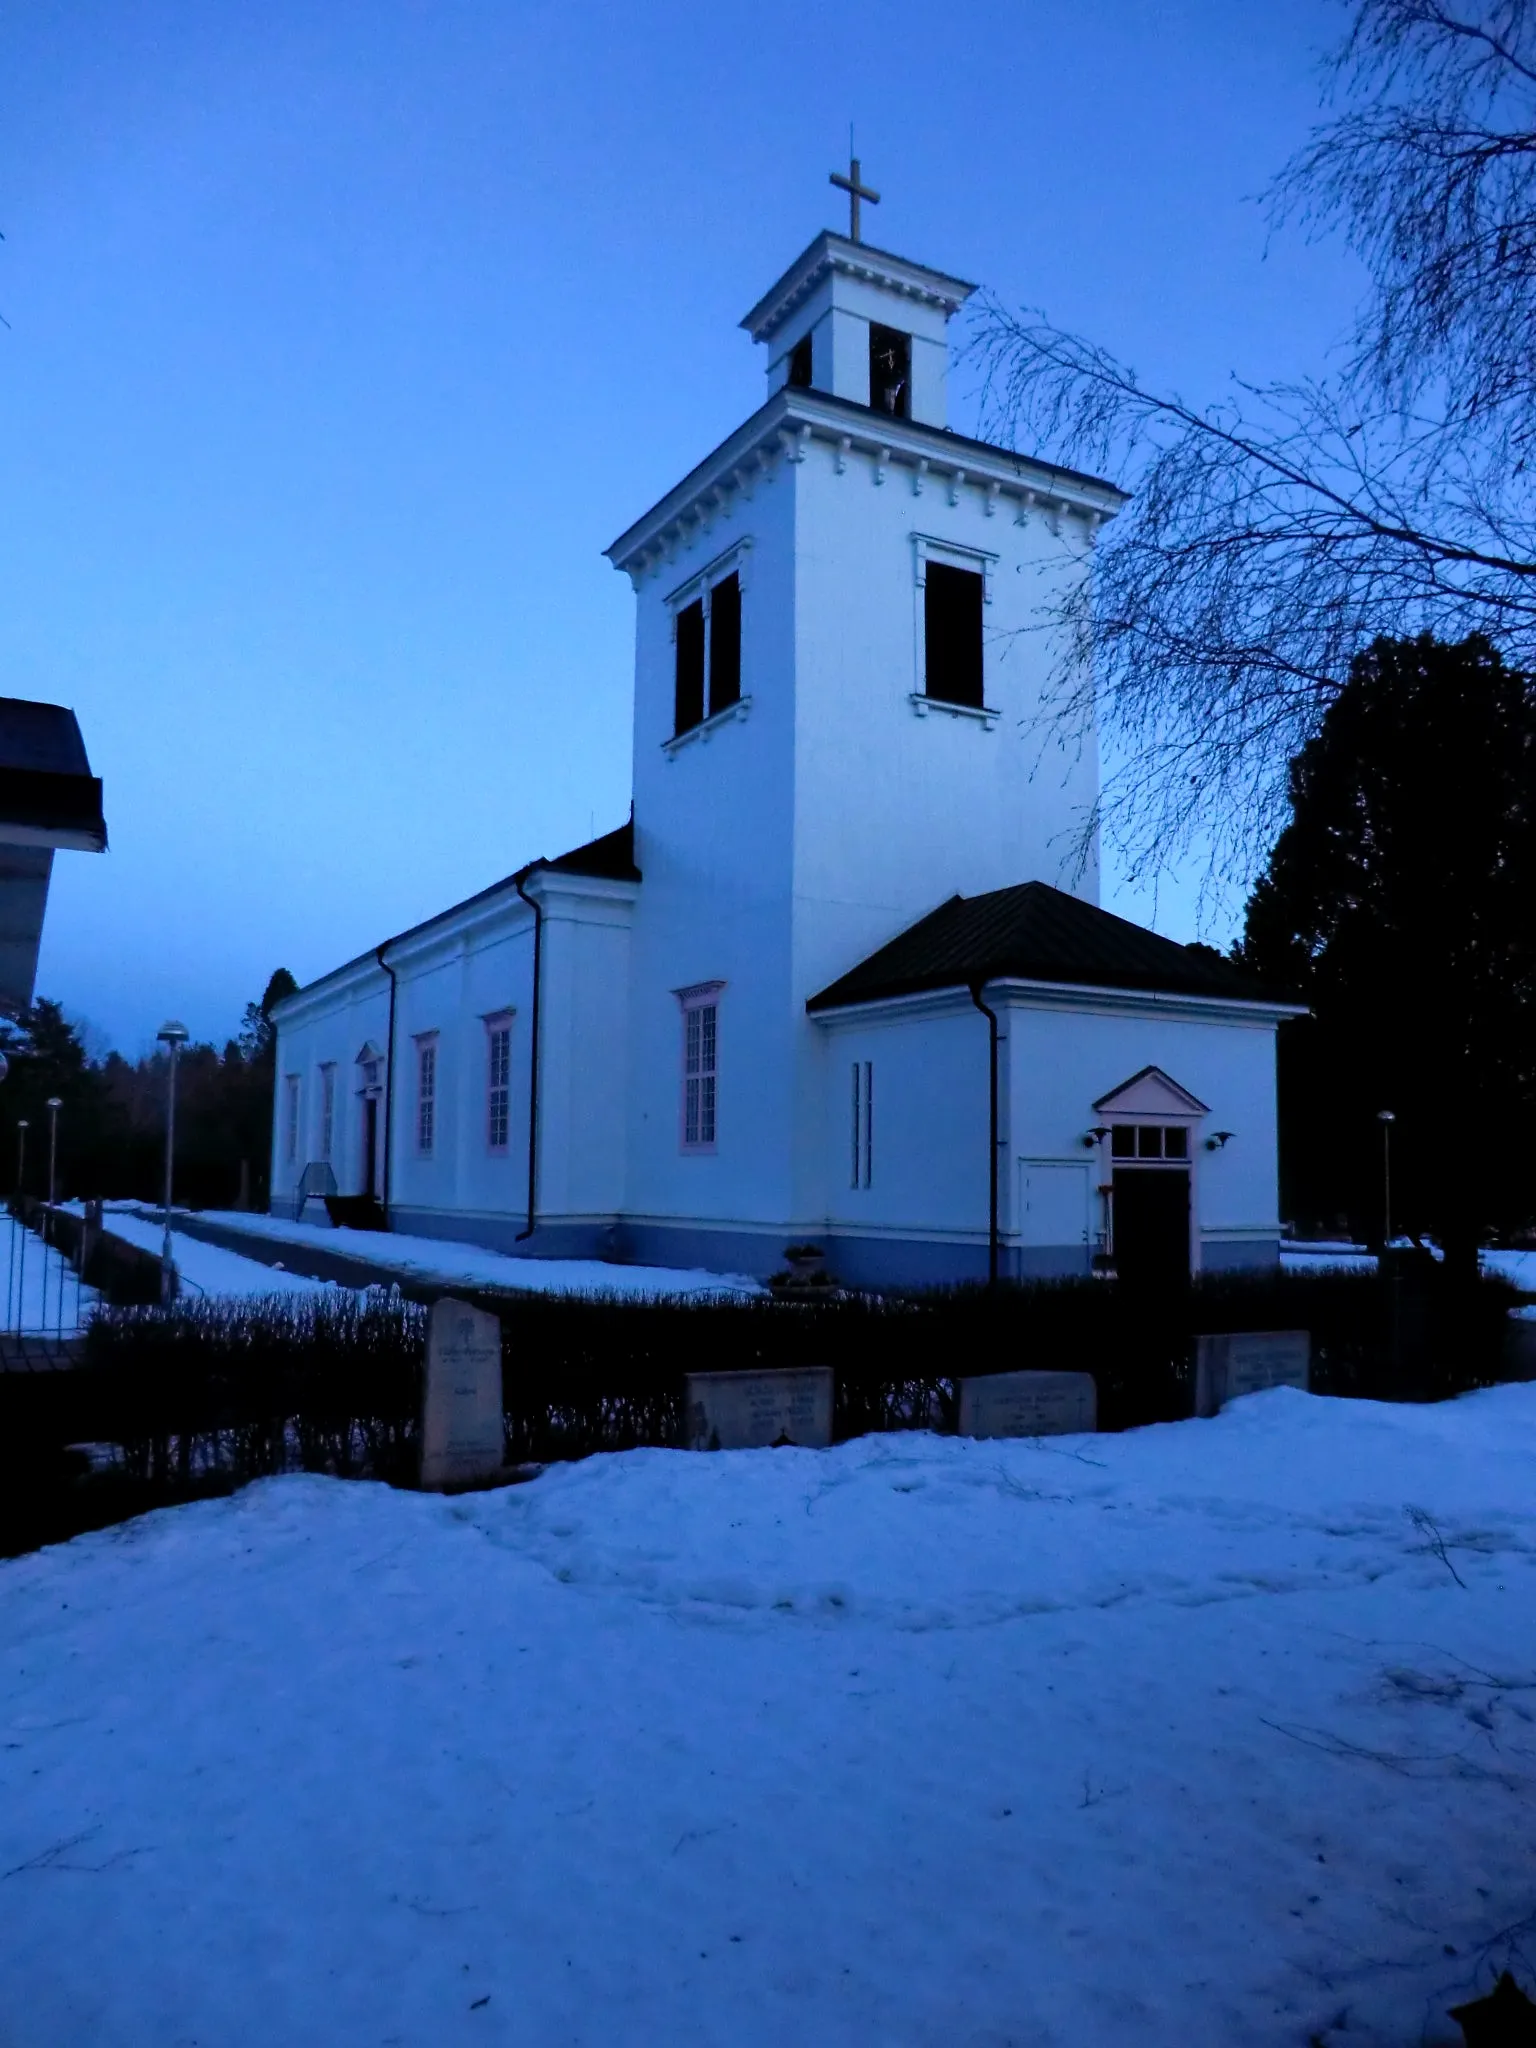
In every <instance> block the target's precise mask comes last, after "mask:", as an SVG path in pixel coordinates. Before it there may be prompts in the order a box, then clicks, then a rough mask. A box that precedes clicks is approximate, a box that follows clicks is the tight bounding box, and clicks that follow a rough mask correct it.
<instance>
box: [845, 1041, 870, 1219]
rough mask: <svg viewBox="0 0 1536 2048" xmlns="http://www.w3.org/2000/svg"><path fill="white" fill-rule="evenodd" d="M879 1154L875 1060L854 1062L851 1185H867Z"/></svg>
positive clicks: (863, 1186) (864, 1186)
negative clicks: (876, 1133)
mask: <svg viewBox="0 0 1536 2048" xmlns="http://www.w3.org/2000/svg"><path fill="white" fill-rule="evenodd" d="M874 1153H875V1068H874V1063H873V1061H871V1060H855V1061H854V1063H853V1159H852V1168H853V1171H852V1175H851V1178H850V1180H849V1183H848V1184H849V1186H850V1187H855V1188H867V1187H868V1186H869V1184H870V1177H871V1172H872V1169H873V1165H874Z"/></svg>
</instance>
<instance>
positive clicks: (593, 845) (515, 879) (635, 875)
mask: <svg viewBox="0 0 1536 2048" xmlns="http://www.w3.org/2000/svg"><path fill="white" fill-rule="evenodd" d="M544 869H547V870H549V871H551V872H553V873H555V874H559V875H595V876H597V877H598V878H599V879H601V880H602V881H605V882H638V881H639V880H640V879H641V876H640V870H639V869H638V868H637V867H636V866H635V820H634V813H633V812H631V813H630V816H629V817H628V819H627V820H626V821H625V822H624V824H622V825H620V826H619V827H618V828H617V829H616V830H615V831H612V832H604V833H602V834H600V836H599V837H598V838H596V839H589V840H588V841H587V843H586V844H585V845H584V846H573V847H572V848H571V850H570V852H569V853H561V854H557V855H556V856H555V858H554V859H553V860H546V859H544V858H543V857H542V856H541V857H540V858H539V859H538V860H531V861H529V862H527V864H526V865H525V866H523V867H520V868H519V869H518V870H517V872H516V873H515V874H511V875H503V876H502V878H501V880H500V881H499V882H492V883H491V885H490V887H489V888H487V889H477V890H476V891H475V893H474V895H473V896H466V897H464V898H463V899H462V900H461V901H460V902H458V903H450V904H449V906H448V908H447V909H446V910H439V911H438V912H436V914H435V915H434V916H432V917H424V918H423V919H422V921H421V923H420V924H413V925H410V926H408V927H407V928H406V930H405V931H403V932H395V933H394V934H393V935H392V936H391V937H390V938H387V939H385V940H384V941H383V942H382V944H380V945H378V946H375V947H371V948H370V949H369V951H368V952H366V953H359V954H358V955H357V957H356V958H355V959H353V960H346V961H343V963H342V964H341V966H340V967H333V968H331V969H330V970H329V972H327V973H325V974H317V975H316V976H315V978H314V980H313V981H307V982H305V984H304V986H303V987H302V988H299V989H295V990H294V992H293V994H292V995H291V996H284V998H283V1001H282V1002H281V1003H274V1004H273V1006H272V1014H273V1015H274V1016H276V1015H277V1014H278V1012H279V1011H281V1009H282V1008H283V1004H284V1003H291V1002H294V1001H295V1000H296V999H297V998H298V997H299V996H303V995H308V994H309V992H310V990H311V989H315V988H319V987H320V986H321V985H322V983H324V982H327V981H331V980H333V979H334V978H335V976H336V975H338V974H347V973H350V971H351V970H352V969H353V968H354V967H361V966H362V965H363V964H364V963H365V962H367V961H369V960H374V961H377V959H378V956H379V954H380V953H382V952H385V951H387V949H388V948H389V947H390V946H396V945H398V944H399V943H400V941H401V940H402V939H414V938H416V937H417V936H418V934H420V933H421V932H428V931H430V930H431V929H432V927H433V925H435V924H444V923H446V922H447V920H448V919H449V918H450V917H457V916H458V914H459V912H460V911H461V910H471V909H473V907H474V906H475V904H477V903H488V902H489V901H490V899H491V898H492V897H493V896H499V895H500V894H501V893H502V892H503V891H504V890H506V889H515V888H516V887H517V885H518V883H519V882H525V881H527V879H528V877H529V876H530V875H535V874H538V873H539V872H540V871H541V870H544Z"/></svg>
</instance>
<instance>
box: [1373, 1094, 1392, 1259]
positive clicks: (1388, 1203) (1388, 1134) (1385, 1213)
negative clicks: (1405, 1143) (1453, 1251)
mask: <svg viewBox="0 0 1536 2048" xmlns="http://www.w3.org/2000/svg"><path fill="white" fill-rule="evenodd" d="M1376 1121H1377V1123H1379V1124H1380V1125H1381V1215H1382V1224H1381V1248H1382V1251H1383V1252H1390V1251H1391V1249H1392V1126H1393V1125H1394V1124H1395V1123H1396V1122H1397V1118H1396V1117H1395V1116H1394V1115H1393V1113H1392V1111H1391V1110H1390V1109H1378V1110H1377V1112H1376Z"/></svg>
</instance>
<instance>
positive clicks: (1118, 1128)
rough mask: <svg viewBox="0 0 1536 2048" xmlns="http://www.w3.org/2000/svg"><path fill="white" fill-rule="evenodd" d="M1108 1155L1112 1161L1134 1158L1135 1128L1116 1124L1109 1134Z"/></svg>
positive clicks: (1130, 1125) (1132, 1125)
mask: <svg viewBox="0 0 1536 2048" xmlns="http://www.w3.org/2000/svg"><path fill="white" fill-rule="evenodd" d="M1109 1154H1110V1157H1111V1158H1112V1159H1134V1158H1135V1157H1136V1126H1135V1125H1134V1124H1116V1125H1115V1127H1114V1129H1113V1130H1112V1131H1111V1132H1110V1134H1109Z"/></svg>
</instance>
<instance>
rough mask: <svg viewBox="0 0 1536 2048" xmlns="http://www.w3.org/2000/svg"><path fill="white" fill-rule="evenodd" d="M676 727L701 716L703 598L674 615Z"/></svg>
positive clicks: (695, 721)
mask: <svg viewBox="0 0 1536 2048" xmlns="http://www.w3.org/2000/svg"><path fill="white" fill-rule="evenodd" d="M676 711H677V730H678V731H679V732H688V731H689V730H690V729H691V728H692V727H693V726H696V725H700V724H702V723H703V719H704V600H703V599H702V598H701V597H696V598H695V599H694V601H693V603H692V604H688V605H684V606H683V609H682V610H681V611H680V612H679V613H678V615H677V703H676Z"/></svg>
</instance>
